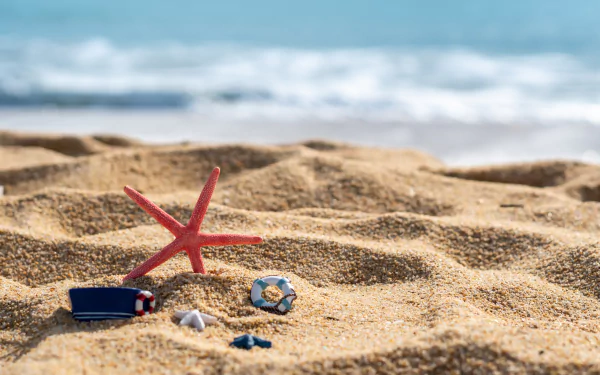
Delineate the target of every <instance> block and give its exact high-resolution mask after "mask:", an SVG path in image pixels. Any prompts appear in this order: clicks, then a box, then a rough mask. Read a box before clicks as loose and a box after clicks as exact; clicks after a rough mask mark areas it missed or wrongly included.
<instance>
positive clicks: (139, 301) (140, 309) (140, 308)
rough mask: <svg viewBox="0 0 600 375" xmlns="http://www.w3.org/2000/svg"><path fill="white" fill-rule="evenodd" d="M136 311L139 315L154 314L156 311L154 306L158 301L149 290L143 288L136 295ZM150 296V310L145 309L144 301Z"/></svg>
mask: <svg viewBox="0 0 600 375" xmlns="http://www.w3.org/2000/svg"><path fill="white" fill-rule="evenodd" d="M135 298H136V299H135V313H136V314H137V315H139V316H143V315H148V314H152V312H153V311H154V306H156V301H155V300H154V295H152V293H150V292H149V291H147V290H142V291H141V292H139V293H138V294H137V296H135ZM146 298H148V301H150V306H149V307H148V311H146V310H144V301H145V300H146Z"/></svg>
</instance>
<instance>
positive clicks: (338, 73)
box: [0, 0, 600, 163]
mask: <svg viewBox="0 0 600 375" xmlns="http://www.w3.org/2000/svg"><path fill="white" fill-rule="evenodd" d="M598 14H600V2H599V1H596V0H576V1H573V2H569V3H568V4H567V3H565V2H562V1H560V2H559V1H554V0H545V1H542V0H520V1H517V0H508V1H504V2H484V1H474V0H469V1H468V0H455V1H452V2H443V1H434V0H421V1H407V0H405V1H389V0H385V1H384V0H372V1H352V0H346V1H343V2H342V1H327V2H324V1H313V0H307V1H303V2H298V3H288V2H282V1H261V2H254V3H250V2H246V1H221V2H205V1H188V0H180V1H172V2H166V1H157V0H146V1H140V0H128V1H121V2H115V1H104V2H85V1H75V0H55V1H52V2H49V1H43V0H2V1H0V127H1V128H19V129H29V128H31V129H35V130H37V129H41V130H48V131H52V130H54V129H58V130H61V131H64V129H63V128H65V127H66V126H67V125H68V127H70V129H67V130H70V131H71V132H77V133H85V132H92V131H98V129H96V128H97V127H101V125H99V123H98V119H100V118H103V119H104V120H105V121H107V119H111V120H110V121H109V123H107V124H106V126H105V128H102V129H99V130H101V131H102V130H105V129H107V130H112V128H116V130H117V131H119V132H121V133H131V134H129V135H133V136H137V137H141V138H145V139H147V140H152V141H171V140H182V139H193V140H216V141H228V140H232V141H234V140H238V138H243V139H251V138H253V135H252V134H257V133H256V132H257V131H258V133H260V131H261V130H260V129H263V131H264V132H265V133H266V134H267V135H270V136H271V138H274V139H273V140H272V141H274V142H277V141H279V140H281V141H283V140H286V141H287V140H288V138H290V140H291V137H290V136H287V135H286V132H287V133H290V132H292V133H294V132H296V133H298V134H296V133H294V135H297V136H298V137H300V138H305V137H313V136H328V137H329V138H340V139H342V140H345V139H346V138H349V139H350V140H352V139H354V138H356V139H357V140H359V141H360V140H363V141H367V142H370V143H372V144H382V145H391V146H405V145H414V146H416V147H422V145H421V144H419V142H418V139H416V140H415V139H414V137H413V143H410V142H408V143H407V142H406V141H405V140H406V137H404V138H395V139H396V140H397V142H394V141H393V139H391V138H390V137H391V136H392V135H391V133H390V132H389V131H386V132H384V134H383V135H382V138H381V139H379V138H375V139H370V138H369V134H370V135H371V138H372V137H373V134H377V130H373V131H367V130H366V128H365V126H367V124H368V125H369V126H371V127H372V128H373V129H391V130H390V131H392V130H393V131H394V132H396V133H398V132H400V133H402V134H406V131H400V130H398V129H409V128H410V129H413V130H411V132H413V133H415V134H417V133H419V132H423V130H422V129H421V130H414V129H415V128H416V127H417V128H418V127H423V128H427V127H428V128H429V129H432V127H433V128H438V129H439V128H440V127H445V129H459V130H458V132H459V133H460V132H461V131H462V130H460V129H470V128H471V127H473V126H477V127H479V128H480V127H489V129H497V130H496V132H497V134H504V133H506V131H507V130H505V131H504V133H502V132H503V130H502V129H513V130H510V132H509V133H507V134H516V133H514V128H515V127H519V128H522V129H526V130H523V131H526V132H532V134H534V133H535V132H536V131H537V132H540V131H543V132H547V131H554V132H556V131H557V130H556V129H562V130H560V131H559V132H561V133H560V134H562V132H565V131H566V132H567V135H568V134H571V135H573V134H581V139H582V140H583V141H585V142H591V144H585V145H581V144H574V145H573V147H574V149H573V151H572V152H571V151H569V152H570V153H569V154H568V155H567V156H569V157H577V155H580V154H582V153H585V152H587V155H591V154H590V152H595V151H594V150H597V149H598V146H600V140H598V138H599V137H598V136H599V135H600V133H599V132H598V131H597V130H596V129H600V22H598V19H597V16H598ZM148 112H151V113H150V114H149V113H148ZM158 112H160V113H158ZM132 113H133V114H132ZM48 116H49V117H48ZM52 116H54V117H52ZM81 116H83V117H81ZM94 116H95V117H94ZM98 116H100V117H98ZM102 116H103V117H102ZM156 116H158V117H156ZM161 116H162V117H161ZM169 116H171V117H169ZM91 117H93V119H92V118H91ZM46 118H49V119H52V118H54V119H55V120H54V122H53V123H54V124H55V125H56V126H54V127H52V126H49V125H48V121H44V119H46ZM69 118H71V120H69ZM73 118H77V119H85V121H83V120H82V121H75V120H73ZM156 118H165V119H167V118H170V119H171V120H169V121H170V125H168V126H170V131H169V132H166V133H165V132H164V124H163V125H156V132H155V133H153V132H151V131H150V130H149V129H150V128H152V123H153V122H152V121H154V123H156ZM94 119H95V120H94ZM134 120H135V121H134ZM69 121H71V122H69ZM169 121H167V120H165V123H168V122H169ZM36 122H37V123H36ZM41 122H45V124H41ZM50 122H51V123H52V121H50ZM69 124H70V125H69ZM94 124H96V125H94ZM115 124H117V125H115ZM208 124H213V125H214V124H216V125H218V126H220V128H221V129H229V131H231V132H233V133H232V136H231V137H229V138H227V136H226V135H225V134H224V135H223V137H220V136H216V135H214V136H211V135H210V134H213V133H214V132H215V131H214V130H213V133H210V131H208V134H209V135H208V136H207V133H206V132H204V131H205V130H206V127H207V125H208ZM298 124H306V125H305V127H304V129H306V132H303V131H302V130H301V129H302V128H298V126H299V125H298ZM310 124H313V125H312V126H311V125H310ZM315 124H316V125H315ZM361 124H362V125H361ZM361 126H362V128H361ZM296 128H298V129H300V130H294V131H292V130H290V129H296ZM311 128H315V129H314V130H315V131H314V132H313V133H311V132H310V131H309V130H310V129H311ZM264 129H270V130H268V131H267V130H264ZM324 129H329V130H327V131H325V133H332V134H331V135H328V134H321V133H323V132H324ZM498 129H500V130H498ZM532 129H534V130H532ZM535 129H540V130H535ZM548 129H554V130H548ZM590 129H593V130H590ZM490 131H491V130H490ZM222 132H223V131H220V132H217V133H218V134H221V133H222ZM240 132H242V133H244V132H245V133H246V134H245V137H242V136H241V133H240ZM273 132H275V135H273V134H272V133H273ZM348 132H355V133H354V134H349V133H348ZM465 132H467V131H466V130H465ZM476 132H477V134H479V133H480V132H481V130H477V131H476ZM217 133H215V134H217ZM250 133H252V134H250ZM290 134H291V133H290ZM419 134H420V133H419ZM432 134H435V132H434V133H432ZM540 134H542V133H540ZM277 135H280V136H279V137H278V136H277ZM288 135H289V134H288ZM303 136H304V137H303ZM482 136H485V134H484V133H482ZM592 136H594V137H595V138H594V137H592ZM446 137H450V138H451V135H446ZM546 137H547V135H546ZM590 137H592V138H591V139H590ZM213 138H214V139H213ZM254 138H255V137H254ZM468 138H469V139H472V137H468ZM538 138H539V137H534V138H532V140H533V141H535V140H536V139H538ZM567 138H568V137H567ZM463 139H466V138H464V137H463ZM556 139H557V142H560V141H564V140H565V139H566V138H565V136H562V135H561V136H558V137H556ZM252 141H257V142H260V139H258V140H256V139H252ZM446 141H447V142H451V139H446ZM472 141H473V142H475V144H474V145H473V146H474V147H476V146H477V144H476V142H477V140H473V139H472ZM442 146H443V144H442ZM427 147H428V146H426V148H427ZM432 147H433V146H432ZM461 147H462V146H461ZM547 147H554V148H555V149H556V147H557V146H556V145H555V146H547ZM457 148H458V146H457ZM540 148H543V149H547V148H546V146H545V145H543V147H542V146H540ZM531 149H535V147H533V148H531ZM429 151H433V152H434V153H435V152H436V151H439V149H434V150H429ZM488 151H489V148H488ZM580 151H581V152H580ZM440 152H441V151H440ZM513 152H514V151H510V150H507V152H506V155H503V156H502V157H498V158H497V159H498V161H504V160H508V159H507V157H508V158H509V159H510V157H511V156H512V157H513V158H514V157H516V156H515V154H514V153H513ZM571 153H574V154H573V155H571ZM476 154H477V153H476ZM552 155H557V156H564V155H562V154H556V153H554V154H552ZM454 156H456V155H454ZM518 157H519V158H531V157H546V155H541V154H539V153H537V154H534V155H531V157H529V156H527V155H525V154H522V155H519V156H518ZM459 159H460V158H459ZM488 159H489V157H488ZM460 160H461V161H462V159H460ZM495 160H496V159H493V158H492V159H489V160H487V159H486V160H484V161H495ZM464 162H466V163H469V162H474V160H473V161H469V160H466V159H465V160H464Z"/></svg>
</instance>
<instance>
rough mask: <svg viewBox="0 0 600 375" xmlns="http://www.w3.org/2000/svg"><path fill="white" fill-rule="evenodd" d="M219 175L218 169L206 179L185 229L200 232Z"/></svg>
mask: <svg viewBox="0 0 600 375" xmlns="http://www.w3.org/2000/svg"><path fill="white" fill-rule="evenodd" d="M219 173H221V170H220V169H219V167H217V168H215V169H213V171H212V173H211V174H210V177H208V180H207V181H206V184H205V185H204V189H202V193H200V197H199V198H198V202H197V203H196V207H194V212H192V217H191V218H190V221H189V222H188V225H187V227H188V228H189V229H190V230H192V231H193V232H195V233H197V232H198V231H199V230H200V225H202V220H204V215H206V210H207V209H208V204H209V203H210V198H211V197H212V195H213V192H214V191H215V187H216V186H217V181H218V180H219Z"/></svg>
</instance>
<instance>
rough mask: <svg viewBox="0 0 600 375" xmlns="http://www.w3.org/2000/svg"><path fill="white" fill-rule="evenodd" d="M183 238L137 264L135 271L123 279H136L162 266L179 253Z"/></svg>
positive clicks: (177, 239)
mask: <svg viewBox="0 0 600 375" xmlns="http://www.w3.org/2000/svg"><path fill="white" fill-rule="evenodd" d="M183 242H184V241H183V239H182V238H181V237H179V238H176V239H175V240H174V241H173V242H171V243H170V244H168V245H167V246H165V247H164V248H163V249H162V250H161V251H159V252H158V253H156V254H154V255H153V256H152V257H151V258H150V259H148V260H147V261H145V262H144V263H142V264H140V265H139V266H137V267H136V268H135V269H134V270H133V271H131V272H129V274H127V276H125V277H124V278H123V281H125V280H129V279H135V278H138V277H140V276H144V275H145V274H147V273H148V272H150V271H152V270H153V269H155V268H156V267H158V266H160V265H161V264H163V263H164V262H166V261H167V260H169V258H171V257H172V256H173V255H175V254H177V253H178V252H179V251H181V250H182V244H183Z"/></svg>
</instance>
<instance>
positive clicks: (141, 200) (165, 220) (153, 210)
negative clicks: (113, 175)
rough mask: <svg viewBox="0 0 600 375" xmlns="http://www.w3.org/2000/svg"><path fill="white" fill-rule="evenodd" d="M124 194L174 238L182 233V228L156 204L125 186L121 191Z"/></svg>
mask: <svg viewBox="0 0 600 375" xmlns="http://www.w3.org/2000/svg"><path fill="white" fill-rule="evenodd" d="M123 190H125V194H127V195H128V196H129V198H131V199H132V200H133V201H134V202H135V203H137V204H138V206H140V207H141V208H142V209H143V210H144V211H146V212H147V213H148V214H149V215H150V216H152V217H153V218H155V219H156V221H158V222H159V223H160V224H161V225H162V226H163V227H165V228H167V229H168V230H169V232H171V233H173V235H174V236H176V237H177V236H179V235H181V233H182V232H183V229H184V226H183V225H181V224H180V223H179V222H178V221H177V220H175V219H174V218H173V217H172V216H171V215H169V214H168V213H166V212H165V211H163V210H162V209H161V208H160V207H158V206H157V205H156V204H154V203H153V202H151V201H150V200H149V199H148V198H146V197H144V196H143V195H142V194H140V193H138V192H137V191H135V190H134V189H132V188H130V187H129V186H125V188H124V189H123Z"/></svg>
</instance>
